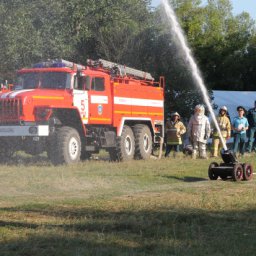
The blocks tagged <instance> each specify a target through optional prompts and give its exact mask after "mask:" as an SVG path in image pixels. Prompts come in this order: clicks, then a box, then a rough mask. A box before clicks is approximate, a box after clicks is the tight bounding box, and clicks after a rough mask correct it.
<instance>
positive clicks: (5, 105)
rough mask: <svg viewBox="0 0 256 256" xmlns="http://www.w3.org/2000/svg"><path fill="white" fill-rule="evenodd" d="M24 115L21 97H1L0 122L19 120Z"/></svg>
mask: <svg viewBox="0 0 256 256" xmlns="http://www.w3.org/2000/svg"><path fill="white" fill-rule="evenodd" d="M21 115H22V104H21V100H20V99H0V123H1V124H4V123H10V122H17V121H19V119H20V116H21Z"/></svg>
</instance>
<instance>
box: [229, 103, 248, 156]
mask: <svg viewBox="0 0 256 256" xmlns="http://www.w3.org/2000/svg"><path fill="white" fill-rule="evenodd" d="M236 110H237V112H238V116H237V117H235V118H234V120H233V122H232V129H233V131H234V145H233V151H234V153H235V154H236V153H237V151H238V150H239V153H240V154H241V155H244V152H245V142H246V131H247V130H248V128H249V123H248V120H247V118H246V117H244V114H245V108H244V107H242V106H238V107H237V109H236ZM238 147H239V149H238Z"/></svg>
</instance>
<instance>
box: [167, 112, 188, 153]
mask: <svg viewBox="0 0 256 256" xmlns="http://www.w3.org/2000/svg"><path fill="white" fill-rule="evenodd" d="M185 132H186V127H185V125H184V124H183V123H182V122H181V121H180V115H179V113H178V112H175V113H172V114H171V116H170V118H168V119H167V122H166V135H167V140H166V151H165V157H168V156H169V154H170V152H171V150H172V149H173V150H174V153H173V156H174V157H175V156H176V153H178V152H180V145H182V139H181V135H183V134H184V133H185Z"/></svg>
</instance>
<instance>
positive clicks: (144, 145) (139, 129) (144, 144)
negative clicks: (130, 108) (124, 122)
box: [133, 124, 153, 159]
mask: <svg viewBox="0 0 256 256" xmlns="http://www.w3.org/2000/svg"><path fill="white" fill-rule="evenodd" d="M133 132H134V137H135V156H134V158H135V159H148V158H149V157H150V155H151V154H152V146H153V142H152V134H151V131H150V129H149V127H148V126H147V125H143V124H137V125H135V126H134V127H133Z"/></svg>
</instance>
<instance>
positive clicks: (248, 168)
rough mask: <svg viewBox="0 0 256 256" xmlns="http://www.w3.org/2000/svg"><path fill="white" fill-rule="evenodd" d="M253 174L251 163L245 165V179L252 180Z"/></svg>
mask: <svg viewBox="0 0 256 256" xmlns="http://www.w3.org/2000/svg"><path fill="white" fill-rule="evenodd" d="M252 176H253V168H252V165H250V164H244V165H243V179H244V180H251V179H252Z"/></svg>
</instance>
